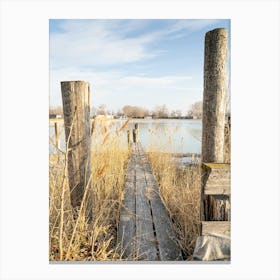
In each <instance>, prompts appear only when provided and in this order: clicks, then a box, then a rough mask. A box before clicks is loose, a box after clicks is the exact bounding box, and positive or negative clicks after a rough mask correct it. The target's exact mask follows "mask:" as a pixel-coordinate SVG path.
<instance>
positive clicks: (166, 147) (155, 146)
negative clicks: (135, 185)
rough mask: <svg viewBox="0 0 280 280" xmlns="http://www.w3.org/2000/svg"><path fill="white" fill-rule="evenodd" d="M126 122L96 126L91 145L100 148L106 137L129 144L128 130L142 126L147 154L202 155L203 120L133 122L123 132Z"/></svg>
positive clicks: (51, 150)
mask: <svg viewBox="0 0 280 280" xmlns="http://www.w3.org/2000/svg"><path fill="white" fill-rule="evenodd" d="M124 123H125V120H109V121H101V122H99V121H98V122H96V123H95V124H94V135H93V137H92V145H93V147H94V146H95V145H98V144H100V143H102V141H104V139H105V138H106V137H107V139H108V141H109V140H110V139H111V140H112V139H113V138H114V137H121V140H122V142H123V144H124V145H126V141H127V130H131V140H132V129H133V128H134V125H135V123H138V125H139V139H140V141H141V143H142V145H143V147H144V149H145V151H160V152H171V153H184V154H185V153H197V154H200V153H201V134H202V122H201V120H130V121H129V122H128V124H127V126H126V127H124V128H122V126H123V125H124ZM49 128H50V133H49V134H50V153H53V152H55V147H54V145H53V143H54V125H53V124H50V127H49ZM60 129H61V132H62V133H61V139H60V140H61V149H62V150H64V149H65V138H64V127H63V123H60Z"/></svg>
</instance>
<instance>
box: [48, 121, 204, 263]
mask: <svg viewBox="0 0 280 280" xmlns="http://www.w3.org/2000/svg"><path fill="white" fill-rule="evenodd" d="M128 124H129V121H126V122H124V123H122V124H120V123H118V125H116V122H115V123H114V122H109V121H103V120H101V121H94V122H93V124H92V154H91V161H92V174H91V182H92V183H91V184H88V186H87V194H86V195H85V196H84V198H83V201H82V205H81V207H80V208H79V209H72V207H71V203H70V190H69V186H68V181H67V168H66V166H67V163H66V162H67V158H66V153H64V152H63V151H62V150H58V151H57V153H56V154H51V155H50V158H49V161H50V168H49V194H50V197H49V260H50V261H119V260H123V259H122V252H121V251H120V248H119V244H117V226H118V222H119V215H120V208H121V202H122V199H123V186H124V180H125V170H126V165H127V161H128V158H129V150H128V146H127V142H126V129H127V126H128ZM171 134H172V131H165V133H164V135H165V137H166V138H167V139H168V148H169V149H168V152H165V148H167V147H166V141H164V143H162V144H161V143H160V142H159V141H158V137H157V128H156V129H155V130H151V131H150V142H151V145H150V147H149V149H150V150H153V151H154V150H158V151H160V152H150V153H149V154H148V155H149V159H150V162H151V166H152V169H153V172H154V175H155V176H156V179H157V180H158V183H159V187H160V192H161V195H162V197H163V199H164V202H165V205H166V207H167V209H168V211H169V214H170V217H171V219H172V221H173V225H174V229H175V231H176V233H177V236H178V239H179V244H180V247H181V249H182V252H183V256H184V259H191V256H192V253H193V249H194V246H195V241H196V238H197V236H198V233H199V213H200V167H199V164H193V165H190V166H185V167H182V166H180V167H179V166H178V164H177V163H176V161H175V159H174V158H173V157H172V154H171V153H170V147H172V146H174V145H175V144H174V143H172V140H171V138H172V137H171V136H170V135H171ZM155 139H156V140H155ZM51 141H52V140H51ZM153 145H155V147H154V149H153V148H152V146H153ZM160 146H161V147H160ZM194 161H195V162H196V159H194ZM89 205H91V209H92V213H91V219H89V215H88V212H87V211H86V209H88V208H89ZM73 213H74V216H75V219H74V218H73Z"/></svg>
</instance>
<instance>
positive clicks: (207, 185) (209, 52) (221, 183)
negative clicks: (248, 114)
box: [201, 28, 230, 232]
mask: <svg viewBox="0 0 280 280" xmlns="http://www.w3.org/2000/svg"><path fill="white" fill-rule="evenodd" d="M227 45H228V34H227V30H226V29H224V28H219V29H214V30H212V31H209V32H207V33H206V35H205V53H204V55H205V56H204V92H203V126H202V183H201V186H202V187H201V188H202V189H201V221H229V220H230V165H229V164H225V163H224V129H225V114H226V94H227V93H226V90H227V87H226V78H227V74H226V69H227V67H226V63H227ZM227 223H228V222H227ZM219 225H220V224H219ZM202 226H203V222H202ZM208 226H209V225H208ZM213 228H214V230H215V227H213ZM217 230H219V229H217ZM202 232H203V229H202Z"/></svg>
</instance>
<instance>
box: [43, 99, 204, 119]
mask: <svg viewBox="0 0 280 280" xmlns="http://www.w3.org/2000/svg"><path fill="white" fill-rule="evenodd" d="M49 114H50V115H63V108H62V107H61V106H56V107H54V106H52V107H50V109H49ZM97 115H112V116H114V117H129V118H145V117H151V118H157V119H159V118H160V119H164V118H178V119H180V118H195V119H201V118H202V101H198V102H195V103H193V104H192V105H191V107H190V110H189V111H187V113H183V112H182V111H181V110H172V111H170V110H169V109H168V107H167V105H165V104H163V105H160V106H156V107H155V108H154V109H152V110H148V109H146V108H143V107H141V106H133V105H125V106H123V108H122V109H120V110H118V111H116V112H115V111H112V110H109V109H108V108H107V106H106V105H105V104H101V105H99V106H97V107H93V108H92V109H91V116H92V117H93V116H97Z"/></svg>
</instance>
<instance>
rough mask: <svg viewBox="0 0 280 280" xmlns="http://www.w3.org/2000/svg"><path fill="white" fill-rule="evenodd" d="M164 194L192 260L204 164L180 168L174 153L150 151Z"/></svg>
mask: <svg viewBox="0 0 280 280" xmlns="http://www.w3.org/2000/svg"><path fill="white" fill-rule="evenodd" d="M149 159H150V163H151V166H152V169H153V172H154V175H155V176H156V178H157V180H158V183H159V187H160V192H161V195H162V197H163V199H164V201H165V204H166V207H167V209H168V210H169V214H170V217H171V219H172V221H173V224H174V229H175V231H176V233H177V237H178V240H179V244H180V247H181V249H182V252H183V257H184V258H185V259H191V256H192V254H193V250H194V246H195V242H196V239H197V237H198V235H199V223H200V216H199V215H200V214H199V213H200V187H201V186H200V181H201V180H200V178H201V177H200V165H199V164H194V165H190V166H186V167H181V168H179V167H178V166H177V165H176V163H175V161H174V159H172V158H171V156H170V154H165V153H149Z"/></svg>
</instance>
